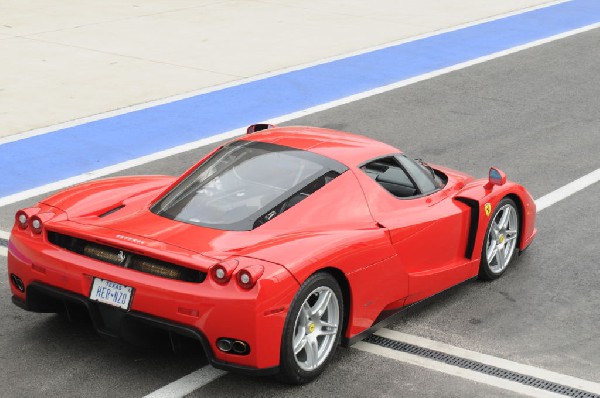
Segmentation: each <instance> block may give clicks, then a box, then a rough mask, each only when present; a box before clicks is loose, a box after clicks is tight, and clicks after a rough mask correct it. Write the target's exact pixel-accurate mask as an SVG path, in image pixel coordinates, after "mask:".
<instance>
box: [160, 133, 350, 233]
mask: <svg viewBox="0 0 600 398" xmlns="http://www.w3.org/2000/svg"><path fill="white" fill-rule="evenodd" d="M346 170H347V168H346V167H345V166H343V165H341V164H340V163H338V162H336V161H334V160H332V159H329V158H326V157H324V156H321V155H318V154H315V153H312V152H306V151H302V150H298V149H294V148H289V147H285V146H281V145H275V144H269V143H264V142H255V141H236V142H233V143H231V144H229V145H227V146H225V147H223V148H222V149H221V150H219V151H218V152H216V153H215V154H214V155H213V156H211V157H210V158H209V159H208V160H207V161H205V162H204V163H203V164H201V165H200V166H199V167H198V168H197V169H196V170H194V171H193V172H192V173H191V174H190V175H189V176H188V177H187V178H185V179H184V180H183V181H181V182H180V183H179V184H178V185H177V186H175V187H174V188H173V189H172V190H171V191H170V192H169V193H167V194H166V195H165V196H164V197H163V198H162V199H161V200H160V201H158V202H157V203H156V204H155V205H154V206H153V207H152V212H154V213H156V214H158V215H160V216H163V217H167V218H171V219H174V220H178V221H182V222H186V223H190V224H197V225H202V226H207V227H211V228H217V229H226V230H250V229H253V228H256V227H258V226H259V225H262V224H264V223H265V222H267V221H269V220H271V219H273V218H274V217H276V216H277V215H279V214H281V213H283V212H284V211H285V210H287V209H289V208H290V207H292V206H294V205H295V204H297V203H299V202H300V201H302V200H303V199H305V198H306V197H308V195H310V194H311V193H313V192H314V191H316V190H318V189H320V188H321V187H323V186H324V185H325V184H327V183H328V182H330V181H331V180H333V179H334V178H335V177H336V176H338V175H339V174H341V173H343V172H344V171H346Z"/></svg>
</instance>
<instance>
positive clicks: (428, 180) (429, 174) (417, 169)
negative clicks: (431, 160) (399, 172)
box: [397, 155, 438, 194]
mask: <svg viewBox="0 0 600 398" xmlns="http://www.w3.org/2000/svg"><path fill="white" fill-rule="evenodd" d="M397 158H398V160H399V161H400V164H401V165H402V167H404V169H405V170H406V171H407V172H408V173H409V174H410V176H411V177H412V178H413V179H414V180H415V183H416V184H417V186H418V187H419V191H421V194H428V193H431V192H433V191H435V190H436V189H438V186H436V184H435V174H434V172H433V169H429V170H428V169H426V168H425V166H423V165H421V164H419V163H417V162H416V161H414V160H412V159H411V158H409V157H408V156H403V155H399V156H397Z"/></svg>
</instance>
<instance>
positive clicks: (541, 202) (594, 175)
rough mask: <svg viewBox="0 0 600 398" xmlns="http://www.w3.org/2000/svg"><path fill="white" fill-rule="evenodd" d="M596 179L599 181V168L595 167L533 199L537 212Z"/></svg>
mask: <svg viewBox="0 0 600 398" xmlns="http://www.w3.org/2000/svg"><path fill="white" fill-rule="evenodd" d="M598 181H600V169H596V170H594V171H592V172H591V173H589V174H586V175H584V176H583V177H581V178H578V179H576V180H575V181H573V182H571V183H569V184H567V185H565V186H563V187H560V188H558V189H557V190H554V191H552V192H550V193H549V194H546V195H544V196H542V197H541V198H539V199H537V200H536V201H535V206H536V208H537V212H538V213H539V212H540V211H542V210H544V209H545V208H547V207H550V206H552V205H553V204H555V203H556V202H559V201H561V200H563V199H565V198H567V197H569V196H571V195H573V194H574V193H576V192H579V191H581V190H582V189H585V188H587V187H589V186H590V185H592V184H594V183H596V182H598Z"/></svg>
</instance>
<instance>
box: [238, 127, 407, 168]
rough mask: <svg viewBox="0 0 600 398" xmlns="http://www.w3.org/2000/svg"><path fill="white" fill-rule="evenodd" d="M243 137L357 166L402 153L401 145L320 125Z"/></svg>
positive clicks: (267, 131)
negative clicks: (396, 145)
mask: <svg viewBox="0 0 600 398" xmlns="http://www.w3.org/2000/svg"><path fill="white" fill-rule="evenodd" d="M240 139H241V140H248V141H261V142H268V143H272V144H277V145H284V146H288V147H291V148H297V149H301V150H304V151H310V152H314V153H318V154H320V155H323V156H327V157H328V158H331V159H334V160H337V161H338V162H340V163H343V164H345V165H346V166H356V165H358V164H360V163H363V162H365V161H367V160H370V159H373V158H376V157H379V156H383V155H389V154H391V153H400V151H399V150H398V149H397V148H394V147H393V146H391V145H388V144H385V143H383V142H380V141H376V140H374V139H372V138H368V137H364V136H362V135H357V134H351V133H346V132H342V131H337V130H331V129H325V128H320V127H304V126H292V127H276V128H271V129H268V130H262V131H259V132H256V133H253V134H249V135H245V136H243V137H241V138H240Z"/></svg>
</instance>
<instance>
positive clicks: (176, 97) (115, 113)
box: [0, 0, 572, 145]
mask: <svg viewBox="0 0 600 398" xmlns="http://www.w3.org/2000/svg"><path fill="white" fill-rule="evenodd" d="M567 1H572V0H558V1H552V2H548V3H544V4H539V5H536V6H532V7H528V8H523V9H519V10H515V11H511V12H508V13H505V14H499V15H495V16H493V17H489V18H483V19H479V20H476V21H473V22H468V23H465V24H460V25H456V26H453V27H451V28H447V29H440V30H436V31H433V32H429V33H424V34H420V35H417V36H412V37H409V38H406V39H401V40H395V41H392V42H389V43H385V44H381V45H377V46H373V47H369V48H364V49H362V50H358V51H352V52H349V53H346V54H342V55H338V56H334V57H327V58H323V59H320V60H318V61H313V62H307V63H304V64H300V65H295V66H292V67H288V68H283V69H279V70H276V71H273V72H268V73H263V74H260V75H256V76H252V77H249V78H246V79H240V80H236V81H233V82H228V83H224V84H219V85H216V86H212V87H207V88H203V89H200V90H194V91H189V92H187V93H182V94H177V95H173V96H170V97H166V98H161V99H158V100H153V101H148V102H144V103H141V104H136V105H132V106H127V107H123V108H120V109H115V110H112V111H108V112H102V113H99V114H96V115H92V116H87V117H83V118H79V119H75V120H70V121H67V122H63V123H58V124H55V125H51V126H47V127H41V128H37V129H33V130H29V131H25V132H23V133H17V134H12V135H10V136H6V137H0V145H2V144H6V143H8V142H13V141H20V140H22V139H25V138H30V137H34V136H36V135H42V134H47V133H52V132H55V131H58V130H63V129H66V128H69V127H75V126H79V125H81V124H85V123H90V122H95V121H98V120H102V119H107V118H110V117H113V116H119V115H123V114H125V113H130V112H134V111H139V110H142V109H147V108H151V107H154V106H157V105H164V104H168V103H170V102H175V101H179V100H182V99H186V98H190V97H195V96H198V95H202V94H208V93H210V92H213V91H219V90H222V89H225V88H229V87H233V86H239V85H241V84H244V83H250V82H254V81H257V80H263V79H266V78H268V77H273V76H278V75H282V74H285V73H288V72H293V71H297V70H301V69H306V68H310V67H313V66H317V65H321V64H325V63H329V62H333V61H338V60H341V59H344V58H349V57H353V56H356V55H361V54H365V53H369V52H372V51H376V50H381V49H383V48H386V47H392V46H397V45H399V44H404V43H408V42H411V41H415V40H419V39H424V38H426V37H430V36H435V35H440V34H443V33H448V32H452V31H455V30H459V29H463V28H468V27H470V26H474V25H479V24H482V23H485V22H491V21H495V20H497V19H502V18H506V17H510V16H513V15H517V14H522V13H524V12H529V11H534V10H538V9H540V8H547V7H551V6H554V5H557V4H561V3H566V2H567Z"/></svg>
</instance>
